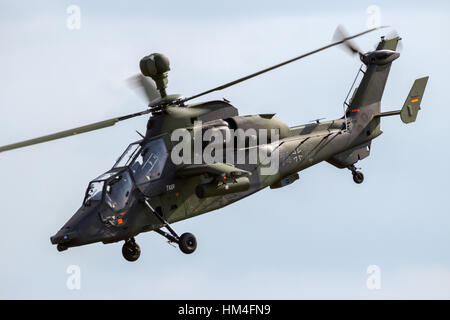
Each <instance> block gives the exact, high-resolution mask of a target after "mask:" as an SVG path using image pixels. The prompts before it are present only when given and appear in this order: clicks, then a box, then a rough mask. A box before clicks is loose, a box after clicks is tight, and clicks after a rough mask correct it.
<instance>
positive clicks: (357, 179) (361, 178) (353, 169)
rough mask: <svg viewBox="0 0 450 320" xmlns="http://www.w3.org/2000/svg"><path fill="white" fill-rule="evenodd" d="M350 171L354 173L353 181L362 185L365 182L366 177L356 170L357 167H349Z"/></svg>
mask: <svg viewBox="0 0 450 320" xmlns="http://www.w3.org/2000/svg"><path fill="white" fill-rule="evenodd" d="M348 169H349V170H350V171H351V172H352V176H353V181H355V183H357V184H360V183H362V182H363V181H364V175H363V173H362V172H361V171H358V170H356V167H355V165H353V164H352V165H351V166H348Z"/></svg>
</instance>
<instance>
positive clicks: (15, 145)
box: [0, 110, 151, 152]
mask: <svg viewBox="0 0 450 320" xmlns="http://www.w3.org/2000/svg"><path fill="white" fill-rule="evenodd" d="M150 112H151V111H150V110H145V111H141V112H136V113H132V114H128V115H126V116H122V117H118V118H112V119H108V120H104V121H99V122H95V123H91V124H88V125H85V126H81V127H77V128H73V129H70V130H65V131H60V132H57V133H53V134H49V135H46V136H42V137H39V138H34V139H30V140H25V141H21V142H17V143H13V144H9V145H6V146H3V147H0V152H4V151H8V150H12V149H17V148H22V147H27V146H31V145H33V144H38V143H43V142H47V141H52V140H56V139H61V138H65V137H69V136H73V135H77V134H80V133H85V132H89V131H94V130H98V129H103V128H107V127H111V126H113V125H115V124H116V123H117V122H119V121H123V120H127V119H130V118H134V117H138V116H142V115H144V114H147V113H150Z"/></svg>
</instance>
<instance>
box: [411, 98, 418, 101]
mask: <svg viewBox="0 0 450 320" xmlns="http://www.w3.org/2000/svg"><path fill="white" fill-rule="evenodd" d="M417 101H419V98H412V99H411V102H417Z"/></svg>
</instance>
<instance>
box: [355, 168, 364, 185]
mask: <svg viewBox="0 0 450 320" xmlns="http://www.w3.org/2000/svg"><path fill="white" fill-rule="evenodd" d="M353 181H355V183H357V184H360V183H362V182H363V181H364V175H363V173H362V172H360V171H355V172H354V173H353Z"/></svg>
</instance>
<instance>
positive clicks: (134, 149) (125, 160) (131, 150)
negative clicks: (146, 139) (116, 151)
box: [113, 141, 140, 168]
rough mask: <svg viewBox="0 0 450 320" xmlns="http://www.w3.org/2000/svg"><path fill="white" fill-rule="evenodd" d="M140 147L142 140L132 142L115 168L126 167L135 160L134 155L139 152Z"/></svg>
mask: <svg viewBox="0 0 450 320" xmlns="http://www.w3.org/2000/svg"><path fill="white" fill-rule="evenodd" d="M139 148H140V141H138V142H134V143H132V144H130V145H129V146H128V147H127V149H126V150H125V152H124V153H123V154H122V155H121V156H120V158H119V160H117V162H116V164H115V165H114V167H113V168H119V167H126V166H128V165H129V164H130V163H131V161H132V160H133V158H134V156H135V155H136V154H137V153H138V151H139Z"/></svg>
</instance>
